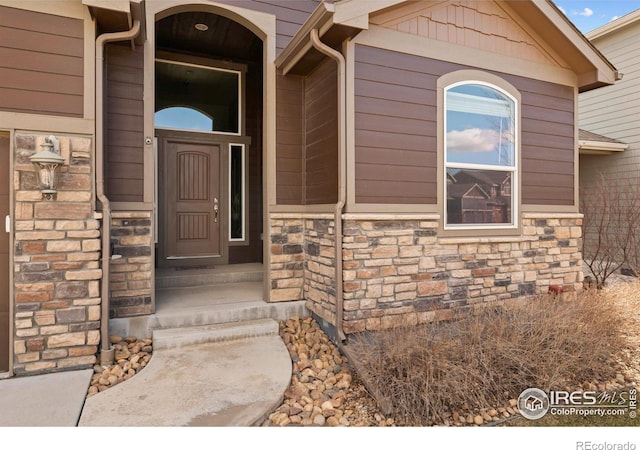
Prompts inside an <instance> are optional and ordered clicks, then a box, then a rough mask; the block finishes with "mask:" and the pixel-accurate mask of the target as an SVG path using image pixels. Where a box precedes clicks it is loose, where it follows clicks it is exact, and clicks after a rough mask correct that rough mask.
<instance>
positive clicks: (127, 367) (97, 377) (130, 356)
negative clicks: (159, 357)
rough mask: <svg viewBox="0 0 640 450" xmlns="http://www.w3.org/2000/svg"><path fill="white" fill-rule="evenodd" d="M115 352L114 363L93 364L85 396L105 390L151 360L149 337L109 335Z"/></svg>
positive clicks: (130, 375) (136, 371)
mask: <svg viewBox="0 0 640 450" xmlns="http://www.w3.org/2000/svg"><path fill="white" fill-rule="evenodd" d="M110 339H111V345H113V347H114V350H115V354H114V359H115V364H112V365H110V366H101V365H100V364H96V365H95V366H93V372H94V374H93V376H92V377H91V383H90V385H89V391H88V392H87V397H90V396H92V395H95V394H97V393H98V392H102V391H105V390H107V389H109V388H110V387H112V386H115V385H117V384H119V383H121V382H123V381H126V380H128V379H129V378H131V377H132V376H134V375H135V374H136V373H138V372H139V371H140V370H142V369H144V368H145V366H146V365H147V364H148V363H149V361H150V360H151V354H152V352H153V344H152V341H151V339H137V338H135V337H125V338H123V337H122V336H116V335H114V336H111V337H110Z"/></svg>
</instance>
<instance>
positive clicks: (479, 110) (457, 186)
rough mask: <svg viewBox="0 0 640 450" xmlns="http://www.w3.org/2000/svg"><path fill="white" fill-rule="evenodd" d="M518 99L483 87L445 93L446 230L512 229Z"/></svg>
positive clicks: (461, 86) (471, 84)
mask: <svg viewBox="0 0 640 450" xmlns="http://www.w3.org/2000/svg"><path fill="white" fill-rule="evenodd" d="M518 110H519V109H518V104H517V99H516V98H515V97H513V96H512V95H511V94H509V93H508V92H506V91H505V90H503V89H501V88H499V87H498V86H495V85H492V84H490V83H486V82H483V81H462V82H457V83H454V84H451V85H449V86H447V87H446V88H445V89H444V111H445V118H444V131H445V132H444V166H445V180H446V182H445V197H446V205H445V228H448V229H459V228H515V227H516V226H517V224H516V207H517V202H516V195H515V193H516V187H517V182H516V180H517V161H518V155H517V152H518V132H517V130H518V117H517V116H518Z"/></svg>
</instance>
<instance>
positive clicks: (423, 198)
mask: <svg viewBox="0 0 640 450" xmlns="http://www.w3.org/2000/svg"><path fill="white" fill-rule="evenodd" d="M355 64H356V67H355V69H356V70H355V114H356V125H355V128H356V129H355V134H356V157H355V159H356V161H355V162H356V174H355V179H356V202H358V203H381V204H391V203H400V204H410V203H415V204H435V203H437V185H436V182H437V170H438V169H437V141H436V133H437V127H438V111H437V80H438V78H439V77H440V76H442V75H445V74H447V73H450V72H454V71H457V70H462V69H473V67H469V66H463V65H460V64H454V63H450V62H445V61H439V60H434V59H429V58H424V57H421V56H415V55H408V54H404V53H397V52H393V51H389V50H383V49H378V48H372V47H368V46H364V45H357V46H356V54H355ZM493 73H494V74H495V75H497V76H500V77H502V78H503V79H505V80H506V81H508V82H509V83H511V84H513V85H514V86H515V87H516V89H518V90H519V92H520V94H521V96H522V104H521V113H522V116H521V122H520V123H521V149H522V154H521V172H520V173H521V180H522V193H521V197H522V203H523V204H545V205H572V204H573V202H574V195H573V193H574V158H575V153H574V146H575V144H574V98H573V96H574V91H573V89H572V88H571V87H568V86H561V85H557V84H553V83H548V82H543V81H538V80H534V79H530V78H524V77H518V76H514V75H508V74H502V73H496V72H493Z"/></svg>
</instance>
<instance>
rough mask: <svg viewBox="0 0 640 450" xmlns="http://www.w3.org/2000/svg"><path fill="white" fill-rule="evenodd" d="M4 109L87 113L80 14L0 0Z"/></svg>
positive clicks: (0, 102) (0, 72)
mask: <svg viewBox="0 0 640 450" xmlns="http://www.w3.org/2000/svg"><path fill="white" fill-rule="evenodd" d="M0 110H5V111H14V112H23V113H33V114H47V115H55V116H68V117H82V116H83V114H84V22H83V21H82V20H80V19H73V18H68V17H61V16H55V15H51V14H43V13H38V12H33V11H26V10H21V9H16V8H9V7H5V6H0Z"/></svg>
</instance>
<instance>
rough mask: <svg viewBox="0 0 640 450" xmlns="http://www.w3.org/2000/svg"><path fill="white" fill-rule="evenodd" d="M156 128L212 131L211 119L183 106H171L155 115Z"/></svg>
mask: <svg viewBox="0 0 640 450" xmlns="http://www.w3.org/2000/svg"><path fill="white" fill-rule="evenodd" d="M155 123H156V127H158V128H173V129H177V130H193V131H212V130H213V119H212V118H211V117H209V116H207V115H206V114H203V113H201V112H200V111H197V110H195V109H193V108H189V107H185V106H173V107H169V108H165V109H162V110H160V111H158V112H157V113H156V114H155Z"/></svg>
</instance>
